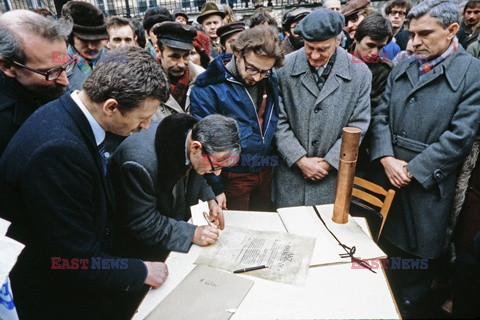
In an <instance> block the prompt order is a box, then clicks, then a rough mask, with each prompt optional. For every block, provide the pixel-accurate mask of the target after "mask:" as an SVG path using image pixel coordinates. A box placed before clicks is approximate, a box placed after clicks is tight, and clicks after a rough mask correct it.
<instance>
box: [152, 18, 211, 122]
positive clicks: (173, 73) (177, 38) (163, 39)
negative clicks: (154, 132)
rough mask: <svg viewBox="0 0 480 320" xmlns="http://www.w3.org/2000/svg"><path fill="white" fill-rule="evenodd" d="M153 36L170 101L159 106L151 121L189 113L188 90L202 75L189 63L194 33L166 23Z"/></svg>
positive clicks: (186, 26) (178, 24) (187, 28)
mask: <svg viewBox="0 0 480 320" xmlns="http://www.w3.org/2000/svg"><path fill="white" fill-rule="evenodd" d="M153 33H154V34H155V35H156V37H157V43H156V45H155V52H156V54H157V61H158V62H159V63H160V64H161V65H162V67H163V70H165V73H166V74H167V76H168V79H169V80H170V97H169V98H168V101H167V102H165V103H163V104H161V105H160V107H159V108H158V111H157V113H156V114H155V116H154V119H158V118H160V117H166V116H169V115H171V114H174V113H190V99H189V95H190V89H191V87H192V86H193V83H194V82H195V79H196V78H197V76H198V75H199V74H200V73H202V72H203V71H205V69H203V68H202V67H200V66H198V65H196V64H194V63H192V62H191V61H190V51H191V50H192V49H193V40H194V38H195V36H196V35H197V31H196V29H195V28H194V27H191V26H189V25H184V24H181V23H178V22H170V21H167V22H162V23H160V24H158V25H156V26H155V27H154V28H153Z"/></svg>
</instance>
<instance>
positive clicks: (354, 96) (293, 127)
mask: <svg viewBox="0 0 480 320" xmlns="http://www.w3.org/2000/svg"><path fill="white" fill-rule="evenodd" d="M278 79H279V88H280V98H281V99H280V114H279V121H278V125H277V131H276V133H275V140H276V143H277V147H278V152H279V154H280V159H279V160H280V161H279V165H278V167H277V168H276V171H275V176H274V180H273V181H274V194H275V195H274V197H275V202H276V205H277V207H289V206H300V205H316V204H325V203H333V200H334V196H335V186H336V181H337V170H336V169H337V168H338V162H339V154H340V145H341V136H342V128H343V127H346V126H353V127H358V128H360V129H361V130H362V136H363V135H364V134H365V132H366V131H367V128H368V125H369V123H370V88H371V82H372V74H371V72H370V70H369V69H368V67H367V66H366V65H365V64H364V63H362V62H358V59H356V60H354V59H353V58H352V56H351V55H350V54H348V53H347V52H346V51H345V50H343V49H342V48H337V56H336V60H335V63H334V64H333V67H332V70H331V72H330V75H329V77H328V78H327V80H326V82H325V84H324V86H323V89H322V91H319V88H318V86H317V83H316V82H315V79H314V77H313V73H312V71H311V70H310V66H309V64H308V61H307V58H306V54H305V49H304V48H302V49H300V50H298V51H295V52H293V53H291V54H290V55H288V56H287V61H286V64H285V66H284V67H282V68H280V69H279V70H278ZM303 156H307V157H314V156H315V157H322V158H324V159H325V160H326V161H327V162H328V163H330V164H331V165H332V166H333V169H332V170H331V171H330V173H329V174H328V175H327V176H326V177H325V178H324V179H322V180H321V181H316V182H311V181H306V180H305V179H304V178H303V174H302V172H301V170H300V169H299V168H298V167H297V166H296V165H295V163H296V162H297V161H298V160H299V159H300V158H302V157H303ZM292 190H294V192H292Z"/></svg>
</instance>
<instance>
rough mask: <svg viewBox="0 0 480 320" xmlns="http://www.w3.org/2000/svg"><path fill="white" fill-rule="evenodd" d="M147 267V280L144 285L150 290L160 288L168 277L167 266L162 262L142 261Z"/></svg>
mask: <svg viewBox="0 0 480 320" xmlns="http://www.w3.org/2000/svg"><path fill="white" fill-rule="evenodd" d="M144 263H145V265H146V266H147V279H145V284H148V285H150V286H151V287H152V288H154V289H155V288H158V287H160V286H161V285H162V284H163V283H164V282H165V280H167V276H168V268H167V265H166V264H165V263H163V262H152V261H144Z"/></svg>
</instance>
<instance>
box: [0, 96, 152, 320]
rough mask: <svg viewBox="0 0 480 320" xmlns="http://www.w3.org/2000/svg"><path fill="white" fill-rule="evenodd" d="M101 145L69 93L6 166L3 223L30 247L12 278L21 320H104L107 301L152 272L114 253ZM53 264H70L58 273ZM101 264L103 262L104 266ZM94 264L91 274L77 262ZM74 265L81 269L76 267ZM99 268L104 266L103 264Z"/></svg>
mask: <svg viewBox="0 0 480 320" xmlns="http://www.w3.org/2000/svg"><path fill="white" fill-rule="evenodd" d="M110 189H111V188H110V186H109V182H108V181H107V179H106V178H105V175H104V174H103V171H102V165H101V160H100V156H99V153H98V150H97V146H96V143H95V138H94V135H93V132H92V129H91V127H90V124H89V123H88V120H87V119H86V117H85V115H84V114H83V112H82V111H81V110H80V108H79V107H78V106H77V105H76V104H75V102H74V101H73V99H72V98H71V96H70V93H67V94H65V95H63V96H62V97H60V98H59V99H57V100H54V101H52V102H51V103H49V104H47V105H45V106H43V107H42V108H40V109H38V110H37V111H36V112H35V113H34V114H33V115H32V116H31V117H30V118H29V119H28V120H27V121H26V122H25V123H24V125H23V126H22V127H21V128H20V130H19V131H18V132H17V134H16V135H15V136H14V137H13V139H12V140H11V143H10V144H9V146H8V147H7V149H6V150H5V153H4V154H3V157H2V158H1V160H0V203H1V206H0V216H1V217H2V218H5V219H7V220H10V221H11V222H12V225H11V226H10V229H9V230H8V233H7V234H8V235H9V236H10V237H12V238H14V239H16V240H18V241H20V242H22V243H24V244H25V245H26V247H25V249H24V250H23V252H22V253H21V255H20V257H19V259H18V262H17V264H16V265H15V267H14V268H13V270H12V272H11V273H10V278H11V280H12V289H13V292H14V295H15V304H16V306H17V309H18V314H19V317H20V319H43V318H45V319H54V318H56V319H67V318H68V319H106V318H109V317H110V316H109V315H110V311H114V309H115V306H113V305H111V304H107V301H106V300H107V299H108V298H109V297H110V296H112V295H115V294H121V293H122V292H127V291H130V290H140V288H141V286H142V285H143V282H144V280H145V278H146V267H145V265H144V263H143V262H142V261H140V260H138V259H126V260H123V265H124V266H126V269H120V267H119V266H118V265H117V268H115V267H111V266H109V265H108V264H103V262H102V265H101V266H100V267H99V268H94V267H93V259H92V258H95V259H97V261H101V260H103V261H105V262H106V263H109V262H111V261H117V262H118V261H119V260H108V259H117V257H114V256H111V255H109V254H108V253H107V252H109V251H110V249H111V240H112V231H113V229H112V227H113V218H114V216H113V214H114V211H113V210H114V203H113V198H112V195H111V192H110ZM52 257H59V258H62V259H69V260H68V263H66V264H63V263H62V262H60V264H59V265H60V266H61V267H62V266H63V267H66V268H68V267H70V268H71V269H60V270H58V269H55V266H57V264H54V263H53V260H52ZM98 258H100V260H98ZM73 259H89V262H90V263H89V264H87V267H88V268H86V269H82V268H80V266H79V260H73ZM75 261H76V263H75ZM97 267H98V264H97Z"/></svg>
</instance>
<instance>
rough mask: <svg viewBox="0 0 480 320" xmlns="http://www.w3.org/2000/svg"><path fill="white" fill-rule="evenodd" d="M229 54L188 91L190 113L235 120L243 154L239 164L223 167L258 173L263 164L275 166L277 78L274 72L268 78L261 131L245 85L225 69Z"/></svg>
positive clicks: (236, 170)
mask: <svg viewBox="0 0 480 320" xmlns="http://www.w3.org/2000/svg"><path fill="white" fill-rule="evenodd" d="M231 58H232V54H221V55H219V56H218V57H217V58H215V59H214V60H213V61H212V62H211V63H210V65H209V66H208V68H207V70H206V71H205V72H204V73H202V74H201V75H199V76H198V77H197V80H196V81H195V85H194V86H193V87H192V92H191V94H190V103H191V110H192V114H193V115H194V116H195V117H196V118H198V119H202V118H203V117H205V116H208V115H210V114H221V115H224V116H227V117H230V118H233V119H235V120H236V121H237V124H238V126H239V130H240V139H241V146H242V153H241V155H240V160H239V162H238V164H237V165H236V166H234V167H230V168H228V169H226V170H229V171H233V172H250V173H258V172H259V171H260V170H261V169H262V168H263V167H265V166H276V165H277V163H278V160H277V157H276V156H274V157H271V156H270V155H271V146H272V140H273V135H274V133H275V129H276V127H277V122H278V81H277V77H276V74H275V73H272V74H271V75H270V76H269V78H268V88H267V96H268V98H267V106H266V109H265V114H264V118H263V119H264V120H263V130H260V123H259V121H258V117H257V110H256V106H255V104H254V103H253V101H252V99H251V97H250V95H249V93H248V91H247V89H246V88H245V86H244V85H243V84H242V83H241V82H239V81H238V80H236V79H235V78H234V77H233V76H232V75H231V74H230V73H228V72H227V70H226V69H225V66H224V63H226V62H227V61H229V60H230V59H231Z"/></svg>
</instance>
